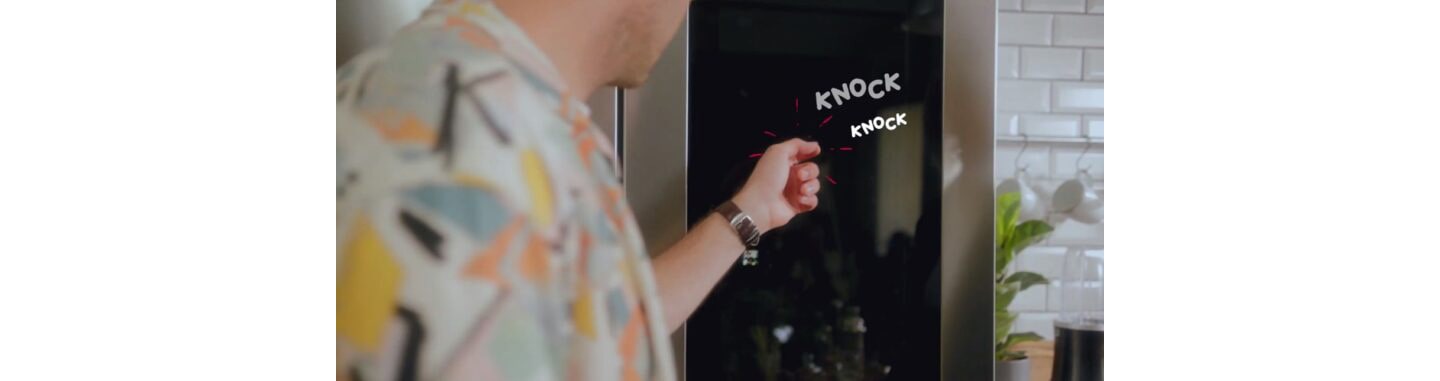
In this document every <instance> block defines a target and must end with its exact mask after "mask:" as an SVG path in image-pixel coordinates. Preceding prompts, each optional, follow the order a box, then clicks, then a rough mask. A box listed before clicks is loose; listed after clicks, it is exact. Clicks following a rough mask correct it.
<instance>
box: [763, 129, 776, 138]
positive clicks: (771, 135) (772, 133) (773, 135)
mask: <svg viewBox="0 0 1440 381" xmlns="http://www.w3.org/2000/svg"><path fill="white" fill-rule="evenodd" d="M765 134H766V135H770V137H772V138H773V137H775V133H774V132H770V131H765Z"/></svg>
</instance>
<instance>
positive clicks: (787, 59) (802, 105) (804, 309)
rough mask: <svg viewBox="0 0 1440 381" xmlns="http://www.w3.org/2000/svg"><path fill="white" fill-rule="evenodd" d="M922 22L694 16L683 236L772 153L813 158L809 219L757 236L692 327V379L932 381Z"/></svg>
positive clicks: (930, 51) (888, 17)
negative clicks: (815, 184)
mask: <svg viewBox="0 0 1440 381" xmlns="http://www.w3.org/2000/svg"><path fill="white" fill-rule="evenodd" d="M923 6H929V7H932V8H930V9H931V10H933V12H935V13H936V14H938V13H939V6H940V5H939V2H934V3H927V2H920V1H879V0H876V1H847V2H831V1H788V2H779V1H761V2H743V3H742V2H729V1H705V0H699V1H696V2H693V3H692V4H691V8H690V19H689V20H690V21H689V24H688V25H689V30H688V36H689V39H690V40H689V44H688V45H689V52H688V54H689V65H690V66H689V68H688V78H689V79H688V80H689V84H688V87H687V88H688V92H689V96H688V98H687V99H688V102H689V104H688V108H687V113H688V122H689V123H688V124H689V130H688V131H687V134H688V135H687V141H688V143H687V144H688V147H687V149H688V151H687V167H688V168H687V180H686V185H687V187H686V188H687V200H686V202H687V208H688V209H687V212H688V215H689V216H690V218H691V221H690V223H691V224H693V223H695V222H696V220H698V218H701V217H703V216H705V215H706V214H707V213H709V212H710V211H711V210H713V209H714V208H715V207H716V206H717V205H719V204H720V203H723V202H725V201H726V200H728V199H729V198H730V197H731V196H733V194H734V192H735V191H736V190H738V189H739V187H740V186H741V185H742V184H743V182H744V181H745V179H746V178H747V177H748V176H749V174H750V171H751V170H752V169H753V168H754V165H755V163H756V161H757V158H758V154H759V153H761V152H764V150H765V148H766V147H768V146H769V145H770V144H774V143H777V142H780V141H783V140H785V139H789V138H792V137H800V138H804V139H807V140H812V141H818V142H819V143H820V144H821V146H822V149H823V151H822V154H821V155H820V156H819V157H817V158H816V159H814V161H815V162H816V163H817V164H819V165H820V169H821V173H820V175H821V176H820V179H821V187H820V192H819V198H820V205H819V206H818V207H817V208H816V210H814V211H812V212H809V213H804V214H801V215H799V216H797V217H795V218H794V219H793V220H791V221H790V223H789V224H787V225H786V226H782V227H779V228H776V229H774V230H772V231H770V232H768V233H766V234H765V235H764V236H763V237H761V239H760V241H759V243H758V245H756V247H755V248H754V250H753V251H754V253H753V255H752V254H751V253H750V252H749V251H748V250H747V253H746V254H744V255H742V256H741V260H739V261H736V264H735V265H734V266H735V267H734V268H732V269H730V271H729V272H728V273H727V274H726V275H725V278H724V279H722V280H721V281H720V284H719V285H718V286H716V288H715V289H714V290H713V291H712V292H711V293H710V295H709V296H708V297H707V299H706V300H705V302H704V303H703V304H702V305H701V306H700V308H699V309H698V310H697V311H696V312H695V313H694V314H692V315H691V317H690V319H689V320H688V321H687V323H686V333H685V337H686V345H685V354H686V355H685V357H686V358H685V361H684V364H685V366H684V368H685V373H686V377H687V378H688V379H690V380H730V379H743V380H761V379H771V380H774V379H780V380H786V379H827V380H828V379H899V380H909V379H936V378H939V366H938V364H939V363H940V357H939V353H940V340H939V337H940V312H939V295H940V291H939V279H938V277H939V272H938V265H939V263H940V260H939V255H938V253H939V242H940V241H939V237H938V232H939V224H940V219H939V215H938V213H939V209H940V208H939V194H940V178H941V164H940V163H941V160H940V157H941V155H940V147H941V144H940V141H941V139H940V123H939V120H940V116H939V115H940V114H939V113H940V91H939V89H940V87H939V85H940V79H941V78H940V62H941V56H940V53H941V43H940V38H939V37H938V36H931V35H927V34H925V33H924V32H925V30H926V28H919V27H916V25H925V24H924V23H922V22H916V21H915V20H916V18H917V17H920V16H917V15H920V14H923V13H924V12H922V11H921V10H919V9H920V8H922V7H923ZM932 26H933V25H932ZM761 258H763V260H760V259H761Z"/></svg>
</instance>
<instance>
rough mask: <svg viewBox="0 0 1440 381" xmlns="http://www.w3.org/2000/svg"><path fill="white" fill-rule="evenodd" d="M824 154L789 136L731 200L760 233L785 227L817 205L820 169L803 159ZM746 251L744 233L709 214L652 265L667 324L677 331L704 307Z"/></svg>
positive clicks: (770, 151)
mask: <svg viewBox="0 0 1440 381" xmlns="http://www.w3.org/2000/svg"><path fill="white" fill-rule="evenodd" d="M819 154H820V145H819V144H817V143H812V142H806V141H803V140H800V139H790V140H787V141H785V142H783V143H780V144H776V145H773V146H770V148H769V149H767V150H765V154H764V155H763V156H761V157H760V162H759V163H757V164H756V165H755V170H754V172H751V173H750V178H749V179H747V180H746V181H745V186H743V187H741V188H740V192H738V193H736V194H735V197H733V198H731V201H733V202H735V205H736V206H739V207H740V210H741V211H743V212H745V213H746V214H749V215H750V219H751V220H753V221H754V223H755V226H756V228H758V229H760V232H761V233H764V232H766V231H769V230H770V229H773V228H775V227H779V226H782V225H785V223H787V222H790V219H791V218H793V217H795V215H796V214H798V213H804V212H808V211H810V210H812V209H815V205H817V204H818V203H819V199H818V198H817V196H816V192H818V191H819V190H820V182H819V180H818V179H817V177H818V176H819V174H820V168H819V167H818V166H816V165H815V163H806V162H804V161H805V160H809V159H810V158H813V157H815V156H816V155H819ZM744 250H745V244H744V243H742V242H741V239H740V236H739V235H738V234H737V233H735V230H734V229H731V228H730V223H729V222H728V221H726V220H725V218H724V217H721V216H720V215H719V214H716V213H714V212H710V213H709V214H708V215H706V216H705V217H704V218H703V219H701V220H700V222H699V223H696V224H695V226H692V227H691V228H690V232H689V233H686V234H685V237H683V238H681V239H680V242H676V243H675V245H673V246H670V248H669V249H666V250H665V252H664V253H661V254H660V257H658V258H655V259H654V260H653V261H652V263H653V267H654V272H655V282H656V285H657V287H658V288H659V290H658V292H659V294H660V305H661V306H662V308H663V309H664V313H665V323H666V325H667V327H668V328H669V329H670V331H672V332H673V331H674V330H675V329H676V328H678V327H680V324H681V323H684V322H685V320H686V319H688V318H689V317H690V313H692V312H695V309H696V308H698V307H699V306H700V301H702V300H704V299H705V295H707V294H709V293H710V289H712V288H714V287H715V284H716V283H719V282H720V278H721V277H722V276H724V275H725V271H726V270H729V269H730V264H732V263H735V259H736V258H737V257H739V256H740V253H741V252H743V251H744Z"/></svg>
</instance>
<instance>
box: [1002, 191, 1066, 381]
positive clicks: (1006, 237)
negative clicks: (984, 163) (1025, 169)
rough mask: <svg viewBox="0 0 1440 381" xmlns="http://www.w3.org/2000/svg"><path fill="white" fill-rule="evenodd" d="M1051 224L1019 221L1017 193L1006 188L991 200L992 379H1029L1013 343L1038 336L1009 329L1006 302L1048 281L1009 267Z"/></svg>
mask: <svg viewBox="0 0 1440 381" xmlns="http://www.w3.org/2000/svg"><path fill="white" fill-rule="evenodd" d="M1054 230H1055V228H1054V227H1052V226H1050V224H1047V223H1045V221H1040V220H1029V221H1024V222H1021V221H1020V195H1019V194H1018V193H1014V192H1010V193H1004V194H1001V195H1000V197H999V198H997V199H996V200H995V381H1029V379H1030V359H1029V358H1028V357H1026V356H1025V352H1024V351H1019V350H1014V349H1012V348H1013V347H1014V346H1015V345H1016V344H1019V343H1023V342H1026V341H1036V340H1040V339H1041V337H1040V335H1038V334H1036V333H1035V332H1019V333H1012V332H1010V330H1011V328H1012V326H1013V325H1014V324H1015V317H1016V314H1015V313H1014V312H1010V302H1012V301H1014V300H1015V295H1018V294H1020V292H1021V291H1024V290H1025V289H1027V288H1030V286H1034V285H1037V284H1045V283H1048V282H1049V280H1047V279H1045V277H1044V276H1043V275H1040V274H1036V273H1033V272H1028V271H1010V269H1009V267H1010V264H1011V262H1013V261H1014V260H1015V256H1016V255H1018V254H1020V252H1021V251H1024V250H1025V248H1026V247H1028V246H1030V245H1031V244H1033V243H1035V242H1038V241H1040V240H1042V239H1044V238H1045V236H1046V235H1049V234H1050V232H1051V231H1054Z"/></svg>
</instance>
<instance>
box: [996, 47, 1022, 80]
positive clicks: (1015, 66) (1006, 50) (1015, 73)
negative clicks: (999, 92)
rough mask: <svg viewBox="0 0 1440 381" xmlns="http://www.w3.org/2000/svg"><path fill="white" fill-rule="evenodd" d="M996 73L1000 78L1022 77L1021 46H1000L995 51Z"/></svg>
mask: <svg viewBox="0 0 1440 381" xmlns="http://www.w3.org/2000/svg"><path fill="white" fill-rule="evenodd" d="M995 73H996V75H998V76H1000V78H1020V48H1017V47H1014V46H1002V47H1000V50H999V51H996V52H995Z"/></svg>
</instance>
